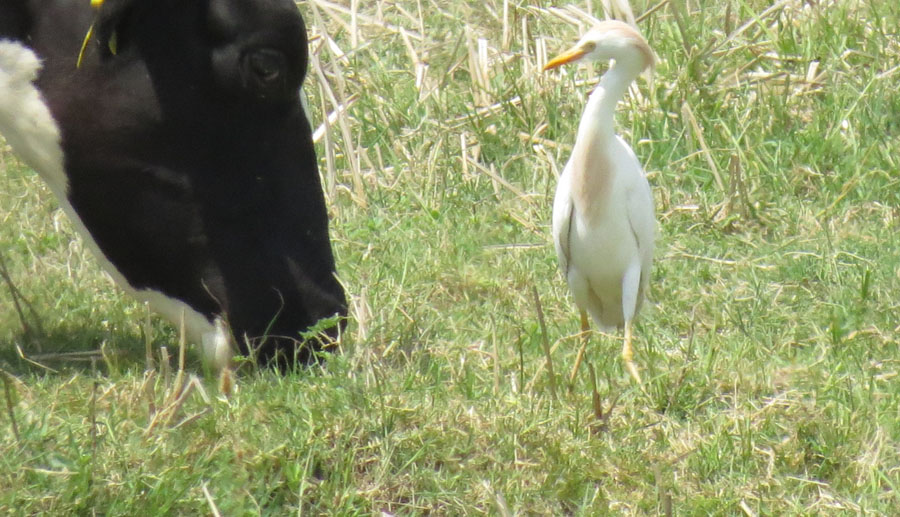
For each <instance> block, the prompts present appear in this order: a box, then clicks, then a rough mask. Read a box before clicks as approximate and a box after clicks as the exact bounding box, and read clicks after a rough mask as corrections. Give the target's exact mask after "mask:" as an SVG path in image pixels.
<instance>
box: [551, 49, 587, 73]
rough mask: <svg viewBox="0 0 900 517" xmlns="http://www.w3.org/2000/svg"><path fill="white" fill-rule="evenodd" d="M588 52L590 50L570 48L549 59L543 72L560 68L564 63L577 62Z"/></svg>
mask: <svg viewBox="0 0 900 517" xmlns="http://www.w3.org/2000/svg"><path fill="white" fill-rule="evenodd" d="M590 51H591V49H590V48H585V47H572V48H570V49H569V50H567V51H565V52H563V53H562V54H560V55H558V56H556V57H555V58H553V59H551V60H550V61H549V62H548V63H547V64H546V65H544V71H545V72H546V71H547V70H550V69H553V68H556V67H558V66H562V65H564V64H566V63H571V62H572V61H578V60H579V59H581V58H583V57H584V55H585V54H587V53H588V52H590Z"/></svg>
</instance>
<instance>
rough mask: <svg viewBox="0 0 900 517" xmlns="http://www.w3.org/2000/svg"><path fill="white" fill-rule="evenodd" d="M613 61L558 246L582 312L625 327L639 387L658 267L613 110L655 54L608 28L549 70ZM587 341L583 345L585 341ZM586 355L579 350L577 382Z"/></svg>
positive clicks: (566, 199)
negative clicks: (640, 340)
mask: <svg viewBox="0 0 900 517" xmlns="http://www.w3.org/2000/svg"><path fill="white" fill-rule="evenodd" d="M611 59H612V60H614V61H615V62H614V64H613V65H612V66H611V67H610V68H609V70H608V71H607V72H606V73H605V74H603V76H602V77H601V78H600V83H599V84H598V86H597V87H596V89H595V90H594V91H593V93H591V95H590V98H589V99H588V102H587V106H585V108H584V114H583V115H582V117H581V122H580V123H579V124H578V134H577V136H576V137H575V146H574V148H573V149H572V155H571V157H570V158H569V162H568V163H567V164H566V167H565V169H564V170H563V173H562V175H561V176H560V178H559V184H558V185H557V187H556V197H555V199H554V201H553V241H554V243H555V245H556V254H557V256H558V257H559V264H560V268H561V269H562V271H563V273H564V274H565V276H566V280H567V281H568V284H569V290H570V291H571V292H572V296H573V297H574V298H575V303H576V304H577V305H578V307H579V308H580V309H581V324H582V330H583V331H584V332H585V336H586V335H587V334H586V333H587V330H588V322H587V316H586V314H585V312H587V313H590V315H591V317H592V318H593V320H594V321H595V322H596V323H597V325H598V326H600V327H601V328H606V329H609V328H612V327H616V328H622V327H624V328H625V344H624V345H623V347H622V358H623V359H624V360H625V367H626V369H627V370H628V372H629V373H630V374H631V376H632V377H633V378H634V379H635V380H636V381H637V382H638V384H640V383H641V378H640V374H639V373H638V370H637V367H636V366H635V364H634V359H633V353H632V349H631V332H632V331H631V324H632V320H633V319H634V317H635V315H636V314H637V313H638V311H639V310H640V308H641V304H642V302H643V300H644V297H645V295H646V293H647V289H648V288H649V283H650V267H651V265H652V263H653V240H654V234H655V230H656V219H655V216H654V210H653V195H652V193H651V192H650V184H649V183H647V178H646V177H645V176H644V171H643V169H642V168H641V164H640V162H639V161H638V159H637V157H636V156H635V155H634V152H633V151H632V150H631V147H629V146H628V144H627V143H625V141H624V140H622V138H621V137H619V136H618V135H616V133H615V128H614V120H613V115H614V112H615V108H616V104H617V103H618V101H619V100H621V99H622V97H623V96H624V95H625V92H626V91H627V90H628V87H629V85H630V84H631V82H632V81H634V80H635V79H636V78H637V76H638V75H640V73H641V72H642V71H644V70H645V69H646V68H647V67H649V66H651V65H653V62H654V58H653V51H652V50H651V49H650V46H649V45H648V44H647V41H646V40H645V39H644V38H643V37H642V36H641V35H640V33H638V31H637V30H635V29H634V28H632V27H631V26H629V25H627V24H625V23H622V22H619V21H614V20H609V21H604V22H601V23H599V24H598V25H596V26H595V27H594V28H592V29H591V30H590V31H588V32H587V33H586V34H585V35H584V36H583V37H582V38H581V40H579V41H578V43H577V44H576V45H575V46H574V47H572V48H571V49H569V50H567V51H565V52H564V53H562V54H560V55H559V56H557V57H555V58H553V59H552V60H550V62H549V63H547V65H546V66H545V67H544V70H549V69H551V68H556V67H558V66H560V65H563V64H565V63H570V62H574V61H579V60H591V61H602V62H604V63H607V62H609V60H611ZM585 342H586V338H585ZM583 353H584V345H582V348H581V351H579V354H578V358H577V359H576V364H575V367H574V368H573V371H572V375H573V377H574V375H575V372H576V371H577V368H578V364H579V363H580V362H581V357H582V355H583Z"/></svg>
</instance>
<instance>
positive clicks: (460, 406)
mask: <svg viewBox="0 0 900 517" xmlns="http://www.w3.org/2000/svg"><path fill="white" fill-rule="evenodd" d="M354 3H355V2H354ZM360 3H361V4H363V3H365V2H360ZM534 3H535V4H542V3H543V2H534ZM593 3H594V4H600V2H593ZM341 4H347V5H349V4H350V2H341ZM438 4H439V3H434V2H413V1H411V0H403V1H399V2H385V3H379V4H378V5H381V7H380V9H379V8H377V7H368V6H366V7H364V8H362V9H361V10H360V11H359V13H358V14H359V16H355V17H354V16H351V14H349V13H350V10H349V9H345V10H343V11H342V10H337V9H335V8H333V7H329V6H333V5H335V4H329V3H327V2H324V1H318V2H315V1H314V2H305V3H303V4H302V5H301V10H302V12H303V13H304V15H305V16H306V20H307V22H308V25H309V26H310V30H311V34H313V35H321V36H325V35H326V34H327V35H328V36H327V37H330V38H333V41H334V45H330V44H326V40H325V38H324V37H323V38H319V39H316V40H314V41H313V42H312V44H311V47H312V50H313V54H314V56H315V62H316V63H315V64H316V65H317V66H318V68H319V70H321V72H318V71H316V70H313V71H311V74H310V80H309V86H308V88H307V92H308V95H309V100H310V104H311V106H313V108H314V109H313V111H314V120H316V121H319V122H321V121H322V120H323V116H324V113H325V112H329V113H330V112H332V111H334V109H335V105H334V103H335V102H337V103H344V102H347V101H348V100H350V99H352V104H351V106H350V108H349V110H347V111H345V112H344V111H342V112H340V113H339V115H338V116H337V117H336V118H335V120H334V124H333V125H332V126H331V127H330V130H329V131H328V137H327V138H326V139H323V140H322V141H320V143H319V148H318V151H319V156H320V158H321V162H320V163H321V168H322V173H323V176H324V178H325V180H326V184H328V185H330V187H329V192H328V199H329V206H330V209H331V215H332V235H333V238H334V245H335V252H336V255H337V260H338V269H339V273H340V276H341V279H342V281H343V282H344V284H345V285H346V286H347V288H348V291H349V293H350V294H351V295H352V299H353V319H352V320H351V323H350V326H349V328H348V332H347V334H346V335H345V336H344V339H343V343H342V348H343V354H341V355H336V356H333V357H332V358H331V359H330V360H329V361H328V362H327V363H325V364H324V365H323V366H321V367H314V368H310V369H309V370H307V371H300V372H296V373H293V374H290V375H286V376H279V375H275V374H272V373H269V372H250V373H246V374H243V375H242V376H240V377H239V379H238V381H237V383H238V386H239V390H238V392H237V393H236V394H234V396H233V397H232V398H231V399H230V400H229V401H225V400H224V399H219V398H217V397H216V396H215V391H216V388H215V382H214V381H213V380H211V379H210V380H206V381H203V384H202V386H204V387H205V391H206V392H207V393H209V396H210V398H209V400H208V401H207V400H205V399H204V397H203V396H202V394H201V389H200V388H196V387H195V388H193V389H192V390H189V391H188V393H187V395H186V397H185V398H184V400H183V403H178V402H175V398H176V397H175V396H176V395H177V390H176V387H177V386H179V385H180V384H181V382H180V381H179V380H177V379H173V376H174V373H171V374H169V375H168V376H167V375H166V371H165V370H164V369H161V368H157V370H155V373H154V374H152V375H151V374H145V373H144V372H143V370H144V359H143V355H144V345H143V342H144V337H143V336H144V335H145V334H146V331H145V330H144V328H145V324H144V321H145V318H146V311H145V309H144V308H143V307H142V306H141V305H139V304H137V303H136V302H134V301H133V300H131V299H129V298H128V297H126V296H124V295H123V294H122V293H120V292H119V291H118V290H116V289H115V288H113V287H112V285H111V283H110V282H109V281H108V280H107V279H106V278H105V277H104V276H103V275H102V274H101V273H100V272H99V270H98V267H97V265H96V263H95V261H94V260H93V258H92V257H90V255H89V254H88V253H87V252H86V251H85V250H84V249H83V248H82V245H81V243H80V241H79V240H78V239H77V238H75V236H74V233H73V231H72V229H71V227H70V226H69V224H68V222H67V221H66V220H65V218H64V217H63V216H62V215H61V213H60V212H59V210H58V209H57V208H56V205H55V203H54V202H53V200H52V198H51V196H50V195H49V192H48V190H47V189H46V188H45V187H44V186H43V185H42V184H41V182H40V180H39V179H38V178H37V177H36V175H35V174H34V173H33V172H32V171H30V170H29V169H27V168H26V167H24V166H23V165H21V164H20V163H19V162H18V161H16V159H15V158H14V157H13V156H12V155H11V154H10V153H9V152H8V150H3V151H0V160H2V161H0V168H2V169H5V170H4V172H3V173H2V174H0V185H2V187H0V243H2V250H0V251H2V254H3V257H4V259H5V261H6V263H7V265H8V267H9V270H10V273H11V276H12V278H13V280H14V282H15V284H16V285H17V287H18V289H19V290H20V291H21V293H22V294H23V295H24V297H25V298H26V299H27V300H29V301H30V302H31V304H32V306H33V307H34V309H35V311H36V312H37V314H38V316H39V321H40V322H42V327H43V328H42V331H40V332H38V331H33V332H32V333H31V334H30V335H28V334H26V333H25V332H24V331H23V327H22V325H21V323H20V322H19V319H18V317H17V316H16V313H15V310H14V307H13V302H12V300H13V298H12V296H11V295H10V293H9V291H8V290H7V289H6V288H5V287H3V288H0V367H2V369H3V370H4V371H6V372H7V373H8V375H7V376H6V377H4V378H6V379H7V381H6V386H9V393H10V395H11V396H12V397H13V398H14V405H13V406H12V413H13V415H14V421H15V424H16V426H15V429H16V432H17V435H18V436H16V435H15V434H14V433H13V426H12V423H11V421H10V416H9V412H8V411H7V410H6V408H7V405H6V403H5V402H3V403H2V404H0V405H2V406H3V408H4V410H3V416H2V417H0V428H2V429H3V432H2V433H0V512H2V513H7V512H13V513H18V514H34V513H40V512H48V513H54V514H73V513H77V514H89V513H91V512H93V511H96V512H98V513H103V514H126V513H132V514H133V513H136V512H139V513H142V514H144V513H149V514H154V513H156V514H209V513H211V512H212V508H213V505H215V507H216V508H218V511H220V512H221V513H222V514H223V515H243V514H266V515H282V514H285V513H289V512H297V513H298V514H299V513H302V514H306V515H317V514H338V515H355V514H360V515H372V514H378V512H380V511H385V512H389V513H392V514H397V515H423V514H439V515H478V514H490V515H513V514H519V515H565V514H582V515H598V514H604V513H610V514H635V515H642V514H658V513H664V514H667V513H671V514H678V515H709V514H716V515H823V514H824V515H843V514H858V513H866V514H873V515H878V514H884V515H889V514H894V513H896V508H898V507H900V495H898V494H900V491H898V489H900V447H898V445H897V444H898V443H900V378H898V370H900V351H898V342H900V318H898V316H897V315H898V314H900V302H898V300H900V237H898V234H900V208H898V207H900V172H898V163H897V162H898V158H897V149H900V118H898V115H897V114H898V113H900V92H898V88H897V86H896V85H897V81H898V79H900V68H898V67H900V44H898V41H900V38H898V32H897V27H898V26H900V7H897V4H896V3H895V2H851V1H821V2H802V1H800V0H796V1H794V0H791V1H786V2H780V3H778V4H777V7H775V8H774V9H769V6H770V5H771V4H770V3H768V2H762V1H755V0H750V1H743V0H740V1H739V0H726V1H725V2H711V1H700V2H697V1H690V2H672V3H670V4H665V5H663V6H662V7H661V8H660V9H657V10H655V11H653V12H652V13H651V14H650V15H649V16H647V17H646V18H644V19H642V20H641V21H640V23H639V24H640V26H641V29H642V31H643V33H644V34H645V36H647V38H648V40H649V41H650V43H651V45H652V46H653V47H654V49H655V50H656V52H657V54H658V56H659V58H660V62H659V65H658V66H657V68H656V71H655V75H654V77H653V85H652V86H651V85H649V84H648V83H647V82H646V81H645V80H641V81H639V88H638V89H639V92H640V96H639V97H635V96H631V97H629V98H628V99H627V100H626V102H624V103H623V104H622V105H621V107H620V111H619V115H618V126H619V131H620V133H621V134H623V136H624V137H625V138H626V140H628V141H629V142H631V143H632V145H633V147H634V148H635V151H636V153H637V155H638V156H639V157H640V159H641V161H642V162H643V163H644V164H645V168H646V170H647V171H648V173H649V177H650V181H651V184H652V186H653V190H654V196H655V199H656V206H657V212H658V218H659V221H660V226H659V239H658V240H659V244H658V249H657V253H656V264H655V267H654V272H653V281H652V289H651V297H652V302H651V303H649V304H647V306H645V310H644V312H643V313H642V317H641V319H640V321H639V324H638V326H637V330H636V337H637V340H636V343H635V352H636V360H637V362H638V364H639V365H640V367H641V368H642V374H643V377H644V380H645V383H646V388H647V392H646V394H645V393H642V392H641V391H640V390H638V389H636V387H635V386H634V384H633V383H632V382H630V380H629V378H628V376H627V374H626V373H625V372H624V371H623V367H622V364H621V360H620V359H619V356H618V349H619V344H618V342H617V341H615V340H613V339H612V338H609V337H606V338H603V337H598V336H596V335H595V337H594V338H593V340H592V343H591V346H590V347H589V349H588V358H589V360H590V362H591V364H592V365H593V367H594V368H595V370H596V372H597V383H598V390H599V394H600V398H601V402H602V405H603V408H604V410H608V409H609V408H610V406H612V411H611V413H610V414H609V416H608V419H607V420H605V421H604V422H598V421H597V420H596V419H595V417H594V413H593V410H592V405H591V383H590V378H589V376H588V375H587V374H586V370H585V369H582V370H581V375H579V377H578V380H577V381H576V385H575V386H574V387H573V389H572V390H571V391H569V389H568V387H567V385H566V379H567V375H568V370H569V368H570V367H571V365H572V364H573V362H574V357H575V353H576V351H577V347H578V339H577V336H576V333H577V330H578V319H577V313H576V311H575V310H574V307H573V304H572V301H571V299H570V297H569V295H568V293H567V290H566V287H565V283H564V280H563V278H562V277H561V275H560V274H559V273H558V272H557V268H556V259H555V254H554V252H553V248H552V245H551V243H550V238H549V219H550V204H551V199H552V194H553V190H554V188H555V185H556V177H555V175H556V173H557V171H558V170H560V169H561V168H562V166H563V165H564V164H565V161H566V160H567V158H568V149H569V146H571V144H572V141H573V139H574V134H575V126H576V124H577V119H578V117H579V116H580V113H581V109H582V107H583V103H584V101H585V99H586V93H587V91H588V90H589V88H590V85H585V84H583V82H584V81H588V82H592V81H593V80H594V79H595V77H596V74H597V72H599V71H600V69H599V68H595V69H594V70H593V72H591V71H590V70H588V69H585V68H581V69H574V68H569V69H567V70H565V71H564V72H563V73H562V74H557V73H553V74H543V73H541V72H540V71H539V70H540V68H539V67H540V65H541V64H542V61H541V60H540V58H539V57H538V56H540V55H542V52H544V50H545V51H546V53H548V54H552V53H554V52H556V51H558V50H560V49H562V48H563V47H566V46H567V45H569V44H570V43H571V42H573V41H574V40H575V39H576V38H577V36H578V34H579V32H580V30H581V29H583V28H584V27H586V24H584V23H583V25H582V27H581V28H579V27H577V26H574V25H572V24H570V23H568V22H567V21H566V20H565V19H564V18H563V17H561V16H558V15H557V14H554V13H555V12H559V13H563V14H566V16H568V17H569V18H572V19H579V17H578V15H577V14H573V13H574V11H571V10H566V11H553V10H551V9H550V8H549V7H537V6H529V5H525V4H522V5H518V4H515V3H510V4H509V5H508V14H507V17H506V22H504V15H503V13H504V2H502V1H500V0H494V1H488V2H475V1H467V2H448V3H440V5H441V7H440V8H438V7H436V6H437V5H438ZM443 4H451V6H444V5H443ZM578 5H579V6H581V7H582V8H583V6H584V5H585V3H584V2H578ZM654 5H655V2H654V3H652V4H648V3H647V2H643V1H637V2H635V3H634V5H633V7H634V10H635V13H636V14H637V15H638V16H640V15H641V13H644V12H646V11H648V9H650V8H651V7H653V6H654ZM420 7H421V9H420ZM597 9H599V7H597ZM595 14H597V15H598V16H602V13H601V12H600V11H599V10H598V11H597V12H596V13H595ZM354 19H355V22H354V21H353V20H354ZM353 27H356V34H353V33H352V32H351V31H352V30H353ZM400 28H403V31H400ZM523 30H524V31H527V32H526V33H523ZM504 35H505V39H504ZM478 38H485V39H486V41H485V43H486V45H483V48H484V49H485V50H486V51H487V52H486V54H484V53H483V54H482V57H486V60H484V59H482V57H479V52H478V49H479V44H478ZM354 45H355V46H354ZM337 49H340V51H341V52H342V53H343V54H344V55H340V54H338V52H337ZM414 59H415V60H418V63H419V64H420V68H421V69H426V68H427V72H426V73H425V75H424V79H423V80H421V81H419V83H418V84H417V81H416V78H417V75H416V62H415V61H414ZM314 68H315V67H314ZM492 106H493V108H491V107H492ZM323 107H324V109H323ZM691 117H693V118H694V120H695V122H696V123H695V124H694V123H692V122H691ZM317 123H318V122H317ZM694 126H696V128H695V127H694ZM698 130H699V131H700V132H699V133H698ZM523 134H524V135H525V136H524V137H523V136H522V135H523ZM528 135H530V136H531V137H534V138H533V139H529V136H528ZM463 143H464V145H463ZM464 157H465V158H464ZM717 175H718V176H719V178H720V179H721V182H719V181H717V180H716V176H717ZM720 183H721V184H720ZM533 287H534V288H536V289H537V291H538V292H539V294H540V299H541V305H542V308H543V312H544V316H545V320H546V324H547V333H548V338H549V340H550V343H551V345H553V346H554V349H553V355H552V357H553V361H554V367H555V370H556V372H557V374H558V376H559V379H558V382H559V383H560V388H559V397H558V398H554V397H553V395H552V394H551V392H550V384H549V379H548V376H547V373H546V371H545V369H544V353H543V350H542V348H541V347H542V345H541V342H542V341H541V339H542V338H541V332H540V326H539V323H538V317H537V311H536V308H535V304H534V301H533V298H532V294H531V293H532V288H533ZM35 319H36V318H34V317H33V316H29V321H31V322H32V326H34V323H33V321H34V320H35ZM149 330H150V334H149V335H150V339H151V340H152V341H153V342H154V344H155V345H156V346H157V347H158V346H166V347H167V348H168V349H169V350H170V353H173V352H171V351H172V350H175V349H176V348H177V341H178V339H177V331H176V330H175V329H173V328H172V327H171V326H170V325H168V324H167V323H164V322H162V321H159V320H158V319H156V318H153V319H152V320H151V324H150V325H149ZM17 346H18V347H19V348H21V350H22V352H23V353H24V354H26V355H27V356H28V357H29V358H32V359H34V360H36V361H37V362H39V363H41V364H43V365H45V366H47V367H50V368H52V369H53V370H52V371H49V370H45V369H43V368H40V367H38V366H35V365H33V364H31V363H29V362H26V361H25V360H23V359H21V358H20V357H19V354H18V352H17V351H16V347H17ZM101 349H102V350H103V353H102V354H101V353H99V352H97V353H95V354H93V355H91V356H89V358H92V359H93V360H92V361H89V360H84V361H80V362H78V361H75V360H74V358H73V357H72V356H70V355H69V356H66V355H60V354H59V352H71V351H78V350H82V351H83V350H94V351H98V350H101ZM54 354H55V355H54ZM189 365H190V366H189V368H190V369H192V370H193V371H197V370H198V368H197V366H196V361H191V362H190V363H189ZM173 368H174V364H173ZM154 419H156V421H154Z"/></svg>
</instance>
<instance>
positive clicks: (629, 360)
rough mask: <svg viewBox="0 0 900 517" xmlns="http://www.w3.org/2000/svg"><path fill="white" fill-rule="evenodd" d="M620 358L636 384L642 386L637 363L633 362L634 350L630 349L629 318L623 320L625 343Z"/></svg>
mask: <svg viewBox="0 0 900 517" xmlns="http://www.w3.org/2000/svg"><path fill="white" fill-rule="evenodd" d="M622 359H624V360H625V369H626V370H628V373H630V374H631V377H632V378H634V380H636V381H637V383H638V385H639V386H641V387H643V386H644V383H642V382H641V374H640V373H638V369H637V365H635V364H634V352H632V350H631V320H628V321H626V322H625V344H624V345H622Z"/></svg>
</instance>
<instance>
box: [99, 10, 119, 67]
mask: <svg viewBox="0 0 900 517" xmlns="http://www.w3.org/2000/svg"><path fill="white" fill-rule="evenodd" d="M101 1H102V0H101ZM118 35H119V33H118V32H116V31H113V33H112V34H110V36H109V43H107V44H108V45H109V51H110V53H111V54H112V55H114V56H115V55H116V54H118V53H119V37H118Z"/></svg>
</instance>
